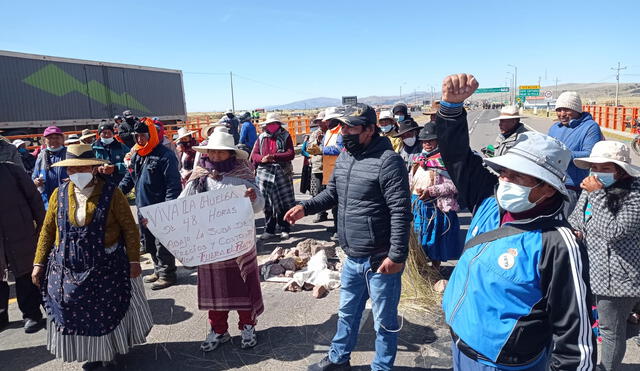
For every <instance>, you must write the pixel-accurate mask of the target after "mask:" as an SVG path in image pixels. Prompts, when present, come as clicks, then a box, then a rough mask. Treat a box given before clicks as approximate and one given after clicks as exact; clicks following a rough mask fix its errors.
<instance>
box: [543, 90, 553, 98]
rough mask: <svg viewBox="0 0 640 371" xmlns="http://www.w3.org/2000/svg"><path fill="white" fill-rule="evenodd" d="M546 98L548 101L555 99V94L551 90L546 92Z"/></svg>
mask: <svg viewBox="0 0 640 371" xmlns="http://www.w3.org/2000/svg"><path fill="white" fill-rule="evenodd" d="M544 97H545V98H547V99H551V98H553V92H552V91H551V90H547V91H545V92H544Z"/></svg>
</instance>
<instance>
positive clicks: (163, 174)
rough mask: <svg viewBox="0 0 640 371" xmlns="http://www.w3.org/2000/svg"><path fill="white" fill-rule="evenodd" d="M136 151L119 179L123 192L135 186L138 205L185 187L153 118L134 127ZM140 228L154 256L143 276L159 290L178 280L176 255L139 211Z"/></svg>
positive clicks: (170, 197)
mask: <svg viewBox="0 0 640 371" xmlns="http://www.w3.org/2000/svg"><path fill="white" fill-rule="evenodd" d="M134 130H135V138H136V145H135V146H134V148H133V150H134V151H135V152H136V153H135V154H134V155H133V158H132V159H131V171H130V172H127V174H126V175H125V177H124V179H122V181H121V182H120V185H119V187H120V190H122V192H123V193H124V194H127V193H129V192H130V191H131V190H132V189H133V188H134V187H135V189H136V206H137V207H138V210H139V209H140V208H142V207H145V206H149V205H154V204H158V203H161V202H165V201H169V200H175V199H176V198H177V197H178V196H179V195H180V192H181V191H182V186H181V184H180V172H179V171H178V159H177V158H176V156H174V155H173V153H171V151H169V150H168V149H167V147H165V146H163V145H162V144H160V139H159V138H158V132H157V130H156V126H155V125H154V123H153V121H152V120H150V119H146V120H143V121H139V122H137V123H136V126H135V128H134ZM138 218H139V220H140V230H141V235H142V236H143V244H144V247H145V250H146V252H148V253H149V254H151V259H152V260H153V265H154V267H153V274H150V275H148V276H145V277H144V281H145V282H146V283H152V285H151V289H152V290H160V289H164V288H167V287H169V286H172V285H174V284H175V283H176V259H175V257H174V256H173V255H172V254H171V253H170V252H169V250H167V248H166V247H164V246H163V245H162V244H161V243H160V241H159V240H158V239H157V238H156V237H155V236H154V235H153V233H151V231H149V229H148V228H147V227H146V220H145V219H144V218H142V216H141V215H140V214H139V211H138Z"/></svg>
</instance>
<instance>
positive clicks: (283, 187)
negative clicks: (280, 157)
mask: <svg viewBox="0 0 640 371" xmlns="http://www.w3.org/2000/svg"><path fill="white" fill-rule="evenodd" d="M290 174H291V173H290V172H288V171H286V169H285V168H284V167H283V165H280V164H277V163H275V164H260V165H259V166H258V171H257V173H256V183H257V185H258V188H260V191H261V192H262V195H263V196H264V198H265V205H264V208H265V209H271V210H273V215H284V213H286V212H287V211H289V209H290V208H292V207H293V206H295V204H296V199H295V194H294V191H293V179H292V178H291V175H290Z"/></svg>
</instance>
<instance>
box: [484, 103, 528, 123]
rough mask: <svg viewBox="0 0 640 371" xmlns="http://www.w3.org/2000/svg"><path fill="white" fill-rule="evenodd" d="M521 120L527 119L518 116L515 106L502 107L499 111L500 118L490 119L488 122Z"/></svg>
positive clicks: (518, 112)
mask: <svg viewBox="0 0 640 371" xmlns="http://www.w3.org/2000/svg"><path fill="white" fill-rule="evenodd" d="M523 118H527V116H520V111H519V110H518V107H517V106H504V107H502V109H501V110H500V116H498V117H495V118H492V119H491V120H489V121H498V120H510V119H523Z"/></svg>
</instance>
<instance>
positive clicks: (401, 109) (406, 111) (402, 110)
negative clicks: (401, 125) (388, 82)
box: [391, 103, 409, 116]
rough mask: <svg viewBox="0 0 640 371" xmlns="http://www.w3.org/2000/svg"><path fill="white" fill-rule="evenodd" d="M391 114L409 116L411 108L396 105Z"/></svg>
mask: <svg viewBox="0 0 640 371" xmlns="http://www.w3.org/2000/svg"><path fill="white" fill-rule="evenodd" d="M391 113H393V114H394V115H397V114H399V113H402V114H403V115H405V116H407V115H409V107H407V105H406V104H404V103H396V104H395V105H394V106H393V108H392V109H391Z"/></svg>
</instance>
